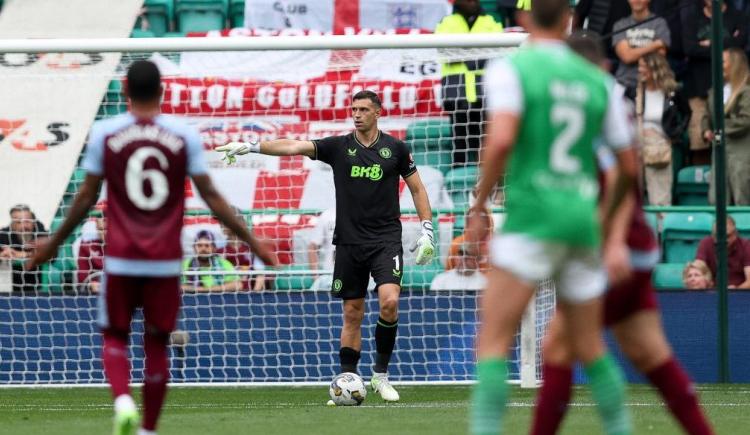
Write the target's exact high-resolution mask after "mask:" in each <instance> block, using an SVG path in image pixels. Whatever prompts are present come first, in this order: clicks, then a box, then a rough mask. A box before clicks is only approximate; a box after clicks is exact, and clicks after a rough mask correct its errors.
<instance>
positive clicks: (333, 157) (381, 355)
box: [216, 91, 435, 402]
mask: <svg viewBox="0 0 750 435" xmlns="http://www.w3.org/2000/svg"><path fill="white" fill-rule="evenodd" d="M380 109H381V102H380V98H378V96H377V94H375V93H374V92H372V91H361V92H357V93H356V94H354V96H353V97H352V106H351V111H352V117H353V119H354V128H355V129H354V131H353V132H351V133H349V134H347V135H344V136H331V137H327V138H324V139H320V140H314V141H299V140H292V139H276V140H271V141H263V142H251V143H238V142H233V143H229V144H227V145H223V146H220V147H218V148H216V150H217V151H220V152H224V153H225V157H224V158H225V159H226V160H228V161H229V163H232V162H234V160H235V156H237V155H242V154H247V153H261V154H267V155H272V156H295V155H305V156H307V157H310V158H312V159H315V160H320V161H322V162H325V163H328V164H329V165H331V167H332V168H333V180H334V185H335V186H336V229H335V231H334V235H333V243H334V245H336V255H335V264H334V267H333V284H332V286H331V287H332V288H331V291H332V293H333V295H334V296H335V297H338V298H341V299H342V300H343V303H344V306H343V311H344V326H343V328H342V330H341V348H340V350H339V359H340V363H341V371H342V372H355V373H356V372H357V363H358V362H359V358H360V349H361V348H362V344H361V343H362V332H361V325H362V319H363V318H364V315H365V296H366V293H367V282H368V280H369V276H370V275H371V274H372V277H373V278H374V280H375V284H376V287H375V289H376V290H375V291H376V292H377V294H378V302H379V304H380V318H379V319H378V321H377V324H376V326H375V347H376V349H377V355H376V356H375V366H374V368H373V377H372V380H371V386H372V389H373V391H375V392H377V393H379V394H380V396H381V397H382V398H383V400H385V401H388V402H395V401H398V400H399V395H398V392H397V391H396V390H395V389H394V388H393V387H392V386H391V384H390V383H389V382H388V377H387V370H388V363H389V361H390V359H391V354H392V353H393V348H394V345H395V343H396V331H397V327H398V298H399V293H400V291H401V277H402V276H403V266H404V263H403V249H402V247H401V221H400V220H399V218H400V215H401V213H400V207H399V177H402V178H403V179H404V180H405V181H406V185H407V186H409V190H410V191H411V195H412V197H413V198H414V204H415V206H416V209H417V214H418V215H419V219H420V220H421V225H422V236H421V237H420V239H419V240H418V241H417V243H416V245H415V246H414V247H413V249H417V264H427V263H429V262H430V261H431V260H432V258H433V257H434V255H435V242H434V239H433V230H432V210H431V209H430V202H429V200H428V198H427V191H426V190H425V188H424V185H423V184H422V180H421V179H420V177H419V173H418V172H417V168H416V166H415V165H414V160H413V159H412V157H411V154H410V153H409V149H408V147H407V146H406V144H404V142H402V141H400V140H398V139H396V138H394V137H392V136H389V135H387V134H385V133H383V132H381V131H380V130H378V118H379V117H380Z"/></svg>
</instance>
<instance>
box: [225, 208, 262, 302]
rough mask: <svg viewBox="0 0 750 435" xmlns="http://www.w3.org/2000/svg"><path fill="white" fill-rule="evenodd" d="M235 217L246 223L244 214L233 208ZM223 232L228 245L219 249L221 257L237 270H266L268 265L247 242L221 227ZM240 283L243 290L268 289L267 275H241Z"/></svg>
mask: <svg viewBox="0 0 750 435" xmlns="http://www.w3.org/2000/svg"><path fill="white" fill-rule="evenodd" d="M232 209H233V210H234V212H235V215H236V216H238V217H239V218H240V219H242V220H243V221H244V217H243V216H242V212H240V210H239V209H237V208H235V207H232ZM221 230H222V231H223V232H224V236H226V238H227V243H226V245H224V247H223V248H221V249H219V250H218V251H217V253H218V254H219V256H221V257H224V258H225V259H227V260H228V261H229V262H230V263H232V265H233V266H234V268H235V270H257V271H261V270H265V268H266V265H265V264H263V261H261V260H260V258H258V257H256V256H255V255H253V252H252V251H251V250H250V247H249V246H247V244H246V243H245V242H243V241H242V240H240V239H239V237H237V235H235V234H234V233H233V232H232V230H230V229H229V228H227V227H226V226H224V225H223V224H222V225H221ZM240 281H241V282H242V289H243V290H250V289H252V290H253V291H262V290H265V289H266V277H265V275H254V276H250V275H241V276H240Z"/></svg>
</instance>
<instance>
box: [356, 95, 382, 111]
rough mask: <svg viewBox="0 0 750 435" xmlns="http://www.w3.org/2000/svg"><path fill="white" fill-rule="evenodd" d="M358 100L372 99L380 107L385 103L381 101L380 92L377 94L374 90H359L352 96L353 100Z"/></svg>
mask: <svg viewBox="0 0 750 435" xmlns="http://www.w3.org/2000/svg"><path fill="white" fill-rule="evenodd" d="M357 100H370V101H372V104H374V105H375V107H377V108H378V109H380V108H381V107H383V103H381V102H380V97H378V94H376V93H375V92H373V91H367V90H365V91H359V92H357V93H356V94H354V96H353V97H352V102H354V101H357Z"/></svg>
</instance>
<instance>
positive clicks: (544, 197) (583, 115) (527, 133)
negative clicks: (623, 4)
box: [488, 42, 623, 247]
mask: <svg viewBox="0 0 750 435" xmlns="http://www.w3.org/2000/svg"><path fill="white" fill-rule="evenodd" d="M500 62H501V63H504V64H505V65H503V68H505V69H506V70H512V72H513V73H514V74H515V77H516V79H514V80H516V88H517V91H513V92H506V94H507V95H505V97H506V98H513V97H512V94H514V92H515V93H516V94H517V96H516V97H515V98H520V101H519V103H518V104H519V105H518V109H519V111H518V114H519V116H520V125H519V131H518V135H517V139H516V142H515V145H514V147H513V150H512V152H511V155H510V157H509V161H508V164H507V167H506V174H505V208H506V213H507V215H506V219H505V222H504V224H503V227H502V232H503V233H522V234H526V235H529V236H531V237H533V238H534V239H537V240H543V241H548V242H556V243H563V244H567V245H573V246H581V247H597V246H598V245H599V244H600V242H601V240H600V226H599V222H598V218H597V212H596V210H597V201H598V192H599V183H598V178H597V161H596V154H595V149H594V142H595V139H596V138H598V137H599V136H600V135H602V133H603V132H602V129H603V125H604V120H605V115H606V113H607V110H608V105H609V99H610V90H611V87H612V82H611V79H610V78H609V77H608V76H607V75H606V74H604V73H602V72H601V71H600V70H599V69H597V68H596V67H595V66H594V65H592V64H590V63H589V62H587V61H586V60H584V59H583V58H581V57H579V56H578V55H576V54H575V53H573V52H572V51H571V50H569V49H568V48H567V47H566V46H564V45H563V44H562V43H553V42H547V43H541V44H537V43H532V44H529V45H528V46H527V47H524V48H521V49H519V50H518V51H517V52H515V53H514V54H512V55H510V56H509V57H507V58H506V59H504V60H502V61H500ZM493 71H494V72H496V71H498V68H490V71H488V74H492V73H493ZM504 77H507V73H506V74H505V75H504ZM495 79H496V80H504V79H498V78H497V77H496V78H495ZM488 80H489V86H490V88H489V89H488V93H489V94H490V96H489V97H488V98H489V99H490V100H492V99H493V98H494V99H495V100H498V98H503V95H499V96H497V95H496V96H494V97H493V96H492V95H491V93H492V92H493V89H492V88H491V87H492V86H493V84H492V83H493V79H489V78H488ZM495 83H496V82H495ZM496 84H497V83H496ZM507 86H509V85H508V83H507V81H506V83H499V84H497V88H496V89H495V90H494V91H496V92H501V93H502V92H503V89H504V87H505V88H507ZM498 101H499V100H498ZM504 104H506V103H505V102H501V103H499V107H497V106H498V105H495V107H493V104H492V103H490V109H491V110H494V111H501V112H502V111H504V110H503V107H502V106H503V105H504ZM620 145H621V146H622V145H623V144H620Z"/></svg>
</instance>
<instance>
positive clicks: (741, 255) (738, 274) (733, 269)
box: [695, 216, 750, 289]
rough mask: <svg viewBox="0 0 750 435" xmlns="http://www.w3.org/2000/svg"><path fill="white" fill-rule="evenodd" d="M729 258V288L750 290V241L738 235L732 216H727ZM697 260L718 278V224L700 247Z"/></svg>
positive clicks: (696, 256)
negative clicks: (704, 264)
mask: <svg viewBox="0 0 750 435" xmlns="http://www.w3.org/2000/svg"><path fill="white" fill-rule="evenodd" d="M727 257H728V260H727V261H728V263H729V276H728V281H729V288H743V289H747V288H750V241H748V240H746V239H743V238H742V237H740V236H739V235H737V226H736V224H735V222H734V219H733V218H732V217H731V216H727ZM695 259H696V260H701V261H703V262H704V263H706V265H708V268H709V269H710V270H711V275H712V276H716V267H717V259H716V224H715V223H714V227H713V230H712V234H711V235H710V236H707V237H705V238H704V239H703V240H701V242H700V244H699V245H698V252H697V253H696V254H695Z"/></svg>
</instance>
